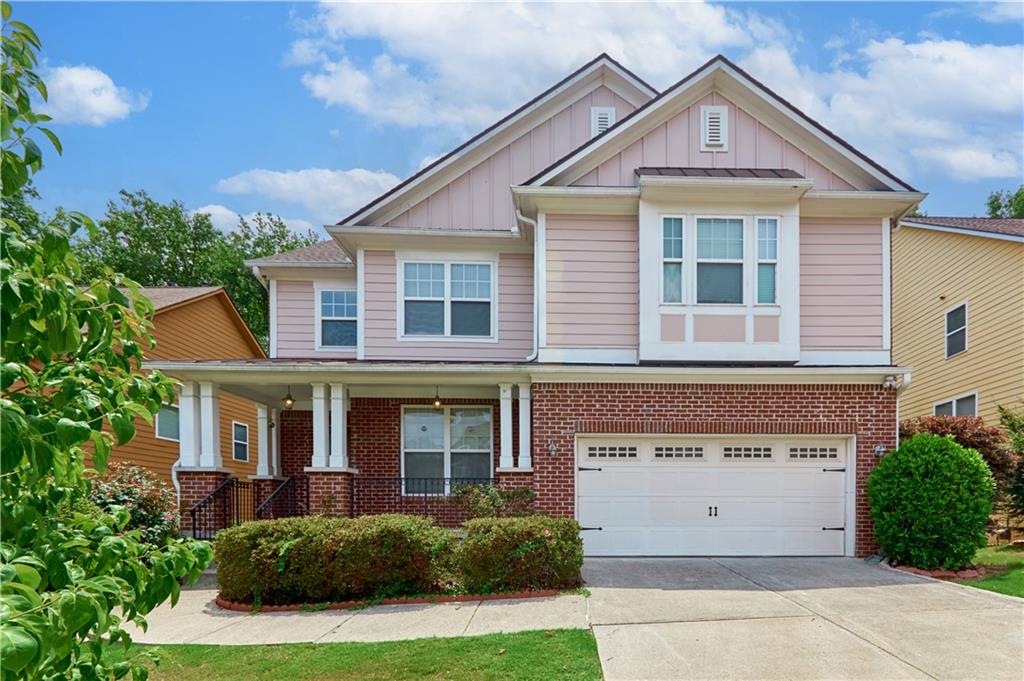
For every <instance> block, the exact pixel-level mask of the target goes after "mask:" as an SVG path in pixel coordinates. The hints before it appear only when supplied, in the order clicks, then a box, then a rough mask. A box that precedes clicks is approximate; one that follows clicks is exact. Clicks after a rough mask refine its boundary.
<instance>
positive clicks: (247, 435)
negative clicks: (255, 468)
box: [231, 421, 252, 463]
mask: <svg viewBox="0 0 1024 681" xmlns="http://www.w3.org/2000/svg"><path fill="white" fill-rule="evenodd" d="M235 426H242V427H243V428H245V442H242V441H241V440H236V439H235ZM251 440H252V437H251V433H250V432H249V424H248V423H242V422H241V421H232V422H231V460H232V461H241V462H243V463H248V462H249V461H250V460H251V459H252V457H251V456H250V455H249V454H250V451H251V449H250V443H251ZM236 444H240V445H243V444H244V445H245V458H244V459H239V458H237V457H236V456H235V445H236Z"/></svg>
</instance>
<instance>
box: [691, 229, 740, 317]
mask: <svg viewBox="0 0 1024 681" xmlns="http://www.w3.org/2000/svg"><path fill="white" fill-rule="evenodd" d="M697 302H698V303H702V304H703V303H711V304H742V303H743V219H742V218H697Z"/></svg>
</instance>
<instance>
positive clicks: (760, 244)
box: [757, 218, 779, 305]
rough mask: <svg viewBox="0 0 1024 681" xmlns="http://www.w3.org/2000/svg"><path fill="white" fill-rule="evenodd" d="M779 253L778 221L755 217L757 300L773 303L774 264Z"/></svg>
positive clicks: (761, 302) (763, 303) (764, 303)
mask: <svg viewBox="0 0 1024 681" xmlns="http://www.w3.org/2000/svg"><path fill="white" fill-rule="evenodd" d="M778 255H779V221H778V220H776V219H775V218H758V219H757V302H758V304H759V305H774V304H775V281H776V278H775V265H776V263H777V261H778Z"/></svg>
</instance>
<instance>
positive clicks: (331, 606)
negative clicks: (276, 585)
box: [215, 590, 561, 614]
mask: <svg viewBox="0 0 1024 681" xmlns="http://www.w3.org/2000/svg"><path fill="white" fill-rule="evenodd" d="M560 593H561V592H560V591H557V590H547V591H513V592H510V593H497V594H476V595H473V594H444V595H438V596H416V597H412V596H410V597H409V598H385V599H383V600H380V601H373V602H371V601H340V602H338V603H328V604H327V606H326V607H323V608H319V607H317V606H319V605H320V604H318V603H314V604H310V603H296V604H291V605H263V606H260V609H259V610H258V611H253V606H252V604H251V603H236V602H234V601H229V600H226V599H224V598H221V597H220V594H217V598H216V599H215V601H216V603H217V607H219V608H221V609H222V610H233V611H235V612H248V613H253V612H256V613H257V614H258V613H262V612H297V611H299V610H302V609H303V608H309V609H310V610H313V611H316V610H352V609H354V608H365V607H372V606H374V605H420V604H432V603H468V602H470V601H499V600H503V599H522V598H550V597H551V596H557V595H558V594H560Z"/></svg>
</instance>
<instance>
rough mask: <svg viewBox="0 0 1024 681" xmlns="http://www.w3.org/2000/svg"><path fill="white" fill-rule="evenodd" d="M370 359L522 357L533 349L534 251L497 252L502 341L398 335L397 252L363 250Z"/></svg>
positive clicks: (498, 298)
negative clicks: (469, 340) (403, 338)
mask: <svg viewBox="0 0 1024 681" xmlns="http://www.w3.org/2000/svg"><path fill="white" fill-rule="evenodd" d="M363 264H364V267H365V271H364V273H363V286H364V308H365V309H364V310H363V317H362V319H363V324H364V334H365V335H364V340H365V356H366V359H393V360H422V359H427V360H435V361H455V360H469V361H484V362H487V361H522V360H524V359H526V358H527V357H528V356H529V355H530V354H531V353H532V352H533V255H532V254H530V253H501V254H499V256H498V297H497V305H498V340H497V342H459V341H458V340H456V339H451V340H443V341H441V340H438V341H415V340H398V338H397V334H398V314H399V312H398V288H397V287H398V261H397V259H396V258H395V253H394V251H365V252H364V253H363Z"/></svg>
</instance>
